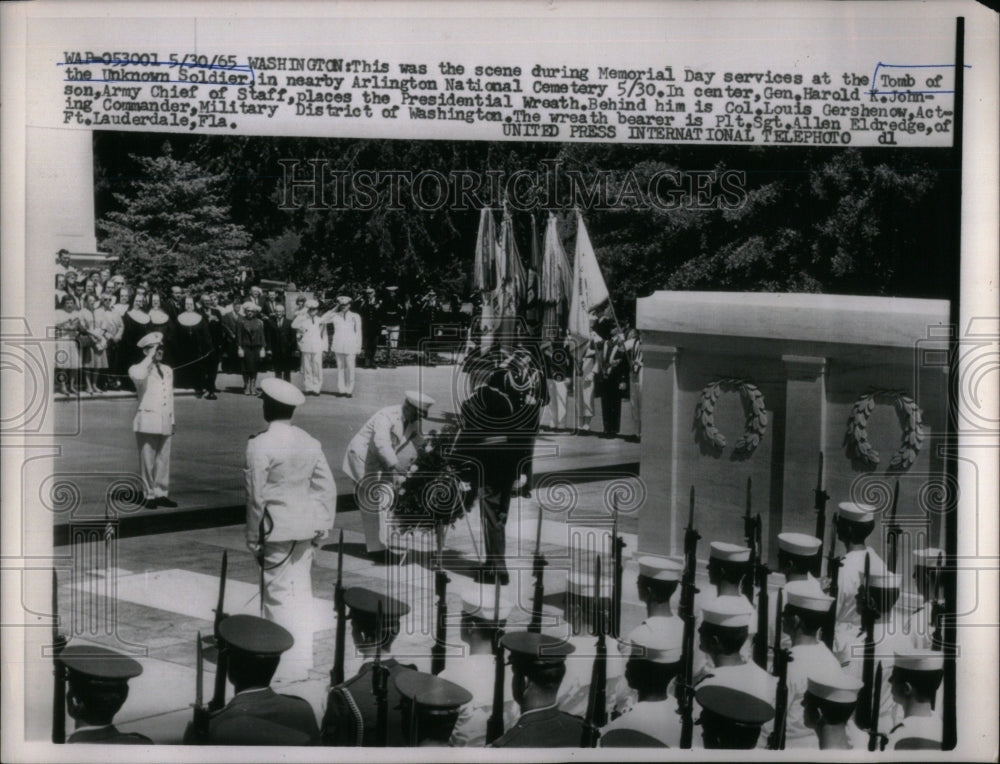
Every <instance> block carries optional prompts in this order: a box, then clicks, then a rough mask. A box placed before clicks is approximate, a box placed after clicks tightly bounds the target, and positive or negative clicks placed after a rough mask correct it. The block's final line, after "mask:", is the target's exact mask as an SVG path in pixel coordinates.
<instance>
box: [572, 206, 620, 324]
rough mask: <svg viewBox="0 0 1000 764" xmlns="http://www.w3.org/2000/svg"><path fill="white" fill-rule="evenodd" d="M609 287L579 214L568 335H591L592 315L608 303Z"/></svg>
mask: <svg viewBox="0 0 1000 764" xmlns="http://www.w3.org/2000/svg"><path fill="white" fill-rule="evenodd" d="M609 297H610V295H609V294H608V287H607V285H606V284H605V283H604V276H602V275H601V266H600V265H598V263H597V256H596V255H595V254H594V247H593V245H592V244H591V243H590V236H589V235H588V234H587V227H586V226H585V225H584V223H583V216H582V215H581V214H580V213H579V211H578V212H577V213H576V256H575V259H574V261H573V291H572V296H571V298H570V306H569V322H568V323H569V326H568V331H569V334H570V335H571V336H573V337H575V338H576V339H577V341H578V342H580V343H584V342H586V341H587V339H589V338H590V319H591V316H592V315H594V314H596V313H597V312H598V311H600V310H601V309H603V308H604V307H606V306H607V305H608V303H609Z"/></svg>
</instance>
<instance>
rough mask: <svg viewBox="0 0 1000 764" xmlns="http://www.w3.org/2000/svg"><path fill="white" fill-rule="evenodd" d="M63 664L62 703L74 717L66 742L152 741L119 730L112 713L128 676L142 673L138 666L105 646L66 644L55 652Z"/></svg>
mask: <svg viewBox="0 0 1000 764" xmlns="http://www.w3.org/2000/svg"><path fill="white" fill-rule="evenodd" d="M58 660H59V662H61V663H62V664H63V666H65V667H66V675H67V679H68V681H69V690H68V692H67V693H66V706H67V710H68V711H69V715H70V716H72V717H73V718H74V719H75V720H76V731H75V732H73V734H72V735H70V736H69V740H68V741H67V742H69V743H102V744H103V743H112V744H118V745H152V743H153V741H152V740H150V739H149V738H148V737H146V736H145V735H140V734H138V733H136V732H119V731H118V729H117V728H116V727H115V725H114V718H115V714H117V713H118V711H119V710H120V709H121V707H122V706H123V705H124V704H125V700H126V699H127V698H128V680H129V679H132V678H133V677H137V676H139V675H140V674H141V673H142V666H141V665H139V663H137V662H136V661H134V660H132V659H131V658H128V657H126V656H124V655H121V654H119V653H116V652H114V651H113V650H108V649H107V648H106V647H90V646H87V645H70V646H69V647H66V648H63V650H62V652H60V653H59V658H58Z"/></svg>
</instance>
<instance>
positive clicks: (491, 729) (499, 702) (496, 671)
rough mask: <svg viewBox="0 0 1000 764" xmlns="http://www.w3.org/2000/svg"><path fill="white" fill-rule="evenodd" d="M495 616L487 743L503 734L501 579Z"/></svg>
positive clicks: (495, 605)
mask: <svg viewBox="0 0 1000 764" xmlns="http://www.w3.org/2000/svg"><path fill="white" fill-rule="evenodd" d="M493 603H494V609H493V618H494V621H495V624H496V626H495V631H494V632H493V661H494V663H493V709H492V711H491V713H490V718H489V719H488V720H487V722H486V743H487V744H489V743H492V742H493V741H494V740H496V739H497V738H498V737H500V736H501V735H502V734H503V688H504V668H503V645H502V644H501V643H500V640H501V639H502V637H503V630H502V629H501V628H500V619H499V616H500V581H499V579H498V580H497V582H496V585H495V589H494V594H493Z"/></svg>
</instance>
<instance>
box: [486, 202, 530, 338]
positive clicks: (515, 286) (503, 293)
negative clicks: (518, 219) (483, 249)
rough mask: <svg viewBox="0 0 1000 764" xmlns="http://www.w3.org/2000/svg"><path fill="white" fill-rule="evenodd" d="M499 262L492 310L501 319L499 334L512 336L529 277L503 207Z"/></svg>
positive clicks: (509, 220) (510, 223) (511, 221)
mask: <svg viewBox="0 0 1000 764" xmlns="http://www.w3.org/2000/svg"><path fill="white" fill-rule="evenodd" d="M497 257H498V261H499V265H500V268H499V281H500V285H499V288H498V290H497V294H496V300H495V303H494V305H495V309H496V311H497V317H498V318H499V319H500V322H499V323H500V326H501V327H502V330H501V331H502V334H504V335H505V336H508V337H509V336H512V335H513V334H515V332H516V330H517V317H518V311H520V309H521V307H522V306H523V304H524V297H525V292H526V290H527V284H528V276H527V273H525V270H524V265H523V264H522V263H521V255H520V253H519V252H518V251H517V242H516V241H514V221H513V220H512V219H511V216H510V213H509V212H508V211H507V210H506V208H505V209H504V214H503V222H502V223H501V224H500V246H499V252H498V253H497Z"/></svg>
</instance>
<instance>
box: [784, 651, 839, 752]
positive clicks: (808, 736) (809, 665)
mask: <svg viewBox="0 0 1000 764" xmlns="http://www.w3.org/2000/svg"><path fill="white" fill-rule="evenodd" d="M791 650H792V660H791V661H790V662H789V663H788V673H787V675H786V679H787V684H788V706H787V709H788V710H787V713H786V714H785V747H786V748H802V749H808V750H813V751H818V750H819V738H818V737H816V733H815V732H814V731H813V730H811V729H809V728H808V727H806V725H805V722H804V720H803V712H804V709H803V708H802V698H803V697H804V696H805V694H806V689H807V688H808V685H809V676H810V675H820V676H822V675H823V672H832V673H833V674H834V675H836V674H838V673H840V672H841V670H842V669H841V667H840V661H838V660H837V659H836V658H835V657H834V655H833V653H832V652H830V649H829V648H828V647H827V646H826V645H825V644H823V643H822V642H819V643H817V644H814V645H796V646H795V647H793V648H791Z"/></svg>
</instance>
